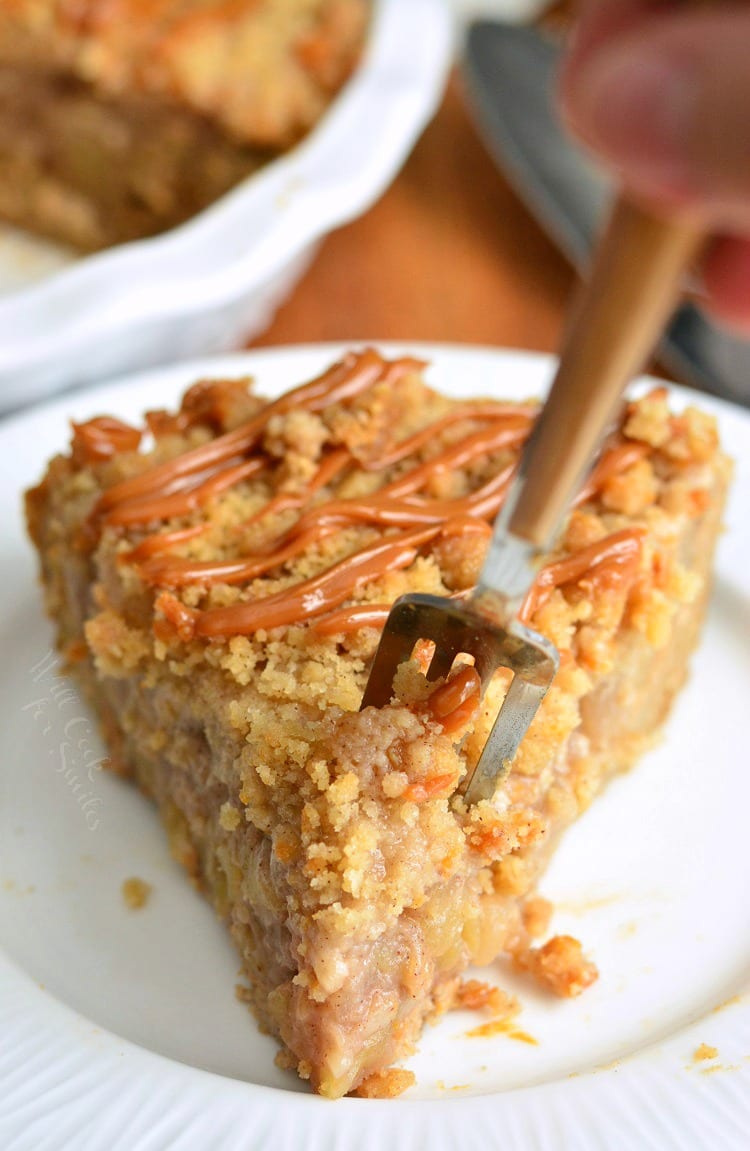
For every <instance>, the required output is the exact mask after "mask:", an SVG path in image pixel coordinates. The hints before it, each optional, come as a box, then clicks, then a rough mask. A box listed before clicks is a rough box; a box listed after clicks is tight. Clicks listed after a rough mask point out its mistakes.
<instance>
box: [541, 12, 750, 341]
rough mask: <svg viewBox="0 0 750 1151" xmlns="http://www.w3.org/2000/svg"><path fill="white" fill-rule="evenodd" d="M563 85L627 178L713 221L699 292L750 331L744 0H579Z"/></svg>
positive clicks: (569, 115)
mask: <svg viewBox="0 0 750 1151" xmlns="http://www.w3.org/2000/svg"><path fill="white" fill-rule="evenodd" d="M560 91H561V104H562V110H563V114H564V116H565V118H566V120H567V122H568V123H569V125H570V127H571V129H572V131H573V132H574V133H575V134H576V135H578V136H579V137H580V138H581V139H582V140H583V141H584V143H586V144H587V145H589V146H590V147H591V148H592V150H593V151H594V152H596V153H597V154H598V155H599V156H600V157H601V158H603V159H604V160H605V161H607V162H608V163H609V164H610V165H612V166H614V167H615V168H616V169H617V171H618V173H619V175H620V178H621V180H622V182H623V184H624V186H625V187H626V188H628V189H630V191H631V192H633V193H635V194H636V195H637V196H639V197H640V198H642V199H645V200H646V201H647V202H650V203H652V204H653V205H654V206H655V207H657V208H659V207H661V208H666V209H671V210H677V211H690V212H691V213H693V214H694V215H697V216H698V217H699V218H701V219H702V220H703V221H705V224H706V227H707V230H708V231H709V233H710V234H711V236H712V240H711V243H710V245H709V247H708V248H707V250H706V254H705V256H704V258H703V261H702V268H701V272H702V280H703V287H704V290H705V299H704V301H703V302H704V304H705V306H706V307H707V308H708V310H710V311H711V312H713V313H714V314H715V316H716V318H717V319H719V320H720V321H722V322H724V323H725V324H728V325H729V326H732V327H735V328H739V329H744V331H745V332H746V333H747V332H750V4H748V3H747V0H716V2H712V3H710V4H706V3H704V4H702V5H701V4H696V3H681V2H679V0H678V2H677V3H676V2H675V0H581V3H580V16H579V21H578V26H577V29H576V34H575V37H574V42H573V44H572V47H571V50H570V53H569V55H568V58H567V60H566V63H565V67H564V70H563V75H562V80H561V89H560Z"/></svg>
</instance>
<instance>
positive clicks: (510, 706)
mask: <svg viewBox="0 0 750 1151" xmlns="http://www.w3.org/2000/svg"><path fill="white" fill-rule="evenodd" d="M548 686H549V684H548V683H535V682H532V681H531V680H528V679H526V678H525V677H524V675H523V673H521V672H517V673H516V675H514V676H513V679H512V680H511V684H510V687H509V688H508V694H507V695H506V697H505V699H504V701H503V706H502V707H501V708H500V712H499V714H498V717H497V719H496V720H495V722H494V724H493V726H492V731H491V732H490V735H489V739H488V740H487V742H486V744H485V745H484V749H483V751H482V754H481V755H480V757H479V762H478V763H477V766H476V768H475V769H474V772H473V774H472V775H471V777H470V779H469V783H468V786H467V787H466V790H465V792H464V798H465V800H466V802H467V803H477V802H478V801H479V800H480V799H492V796H493V795H494V794H495V790H496V788H497V786H498V784H499V783H500V782H501V781H502V780H503V779H505V777H506V776H507V775H508V773H509V771H510V768H511V764H512V762H513V757H514V756H515V754H516V752H517V751H518V746H519V744H520V742H521V740H522V739H523V737H524V736H525V734H526V732H527V731H528V729H529V726H530V724H531V721H532V720H533V718H534V716H535V715H536V713H537V711H538V709H539V705H540V703H541V702H542V700H543V699H544V696H545V694H546V691H547V687H548Z"/></svg>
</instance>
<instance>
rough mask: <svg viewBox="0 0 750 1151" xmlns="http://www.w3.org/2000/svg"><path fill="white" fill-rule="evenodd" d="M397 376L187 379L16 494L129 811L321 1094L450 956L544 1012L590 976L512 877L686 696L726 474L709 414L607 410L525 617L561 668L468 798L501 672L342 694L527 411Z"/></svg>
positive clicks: (400, 680)
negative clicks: (472, 799) (533, 986)
mask: <svg viewBox="0 0 750 1151" xmlns="http://www.w3.org/2000/svg"><path fill="white" fill-rule="evenodd" d="M423 368H424V365H423V364H421V363H420V362H419V361H417V360H414V359H411V358H402V359H398V360H394V361H391V362H388V361H386V360H384V359H383V358H381V356H380V355H379V354H378V353H377V352H375V351H373V350H370V349H368V350H365V351H362V352H356V353H350V354H349V355H347V356H346V357H345V358H344V359H343V360H342V361H341V362H340V363H337V364H334V365H333V366H332V367H331V368H330V369H329V370H327V371H326V372H324V373H323V375H322V376H320V377H319V378H317V379H314V380H312V381H311V382H308V383H305V384H302V385H301V386H298V387H296V388H295V389H294V390H292V391H289V392H287V393H286V394H285V395H283V396H281V398H279V399H276V400H274V401H273V402H269V401H267V400H265V399H263V398H260V397H259V396H257V395H256V394H255V392H254V390H253V388H252V386H250V385H249V383H248V381H247V380H211V379H208V380H201V381H200V382H198V383H197V384H195V385H194V386H193V387H192V388H190V390H189V391H188V392H187V393H186V394H185V397H184V399H183V401H182V404H181V407H180V408H179V410H178V411H177V412H174V413H172V412H167V411H164V410H157V411H151V412H148V413H147V414H146V417H145V423H144V424H143V425H142V426H137V427H136V426H131V425H129V424H126V423H123V422H122V421H120V420H117V419H113V418H110V417H107V416H98V417H96V418H94V419H91V420H89V421H88V422H86V423H83V424H78V425H74V426H73V437H72V445H71V448H70V450H69V452H68V453H67V454H66V455H60V456H58V457H56V458H55V459H54V460H53V461H52V463H51V464H50V466H49V469H48V471H47V474H46V476H45V478H44V479H43V481H42V482H41V484H40V485H39V486H38V487H36V488H35V489H33V490H32V491H31V492H29V494H28V497H27V508H28V520H29V527H30V531H31V535H32V537H33V539H34V541H35V543H36V545H37V547H38V549H39V555H40V558H41V567H42V575H43V581H44V588H45V595H46V603H47V609H48V611H49V613H50V615H51V616H52V618H53V619H54V620H55V622H56V625H57V629H58V642H59V646H60V649H61V650H62V652H63V653H64V654H65V656H66V658H67V661H68V663H69V665H70V668H71V670H72V672H73V673H74V674H75V675H76V677H77V678H78V680H79V682H80V684H81V685H82V687H83V690H84V691H85V693H86V695H87V697H88V699H89V700H90V701H91V703H92V705H93V707H94V708H95V710H96V712H97V714H98V716H99V718H100V721H101V726H102V731H103V733H104V738H105V740H106V742H107V744H108V747H109V751H110V755H111V766H112V768H113V770H115V771H118V772H122V773H123V774H129V775H132V776H133V777H134V778H135V780H136V781H137V783H138V784H139V786H140V787H142V788H143V789H144V790H145V791H147V792H148V793H149V794H150V795H152V796H153V797H154V799H155V800H156V802H157V803H158V805H159V808H160V810H161V814H162V817H163V820H164V823H165V825H166V827H167V831H168V834H169V837H170V842H171V845H172V850H173V851H174V853H175V855H176V856H177V857H178V858H179V859H180V860H181V861H182V862H183V863H184V864H185V866H186V867H187V869H188V870H189V872H190V874H191V875H192V876H193V877H194V879H195V881H196V882H197V883H198V884H199V886H200V887H201V889H202V890H204V891H205V893H206V894H207V896H208V897H209V898H210V899H211V901H212V903H213V905H214V907H215V908H216V910H217V912H218V914H219V915H220V916H221V917H222V918H223V919H225V920H226V922H227V924H228V926H229V929H230V931H231V933H232V935H233V937H234V940H235V942H236V944H237V947H238V949H239V951H240V954H241V956H242V965H243V971H244V974H245V976H246V979H247V985H248V986H247V991H246V997H247V998H248V1000H249V1002H250V1003H251V1004H252V1007H253V1010H254V1012H255V1014H256V1016H257V1017H258V1019H259V1021H260V1023H261V1025H262V1026H263V1027H265V1028H267V1029H269V1030H270V1031H271V1032H273V1034H275V1035H277V1036H278V1037H279V1039H280V1041H281V1043H282V1045H283V1050H284V1053H285V1056H284V1057H285V1058H286V1060H287V1062H288V1064H290V1065H292V1066H294V1067H296V1069H297V1070H298V1072H299V1074H300V1075H301V1076H303V1077H304V1078H309V1079H310V1081H311V1083H312V1086H313V1087H314V1089H315V1090H316V1091H319V1092H321V1093H322V1094H324V1095H328V1096H339V1095H343V1094H344V1093H346V1092H349V1091H352V1090H354V1089H361V1090H363V1091H368V1090H369V1088H368V1082H369V1084H370V1085H371V1084H372V1083H373V1082H378V1081H382V1082H385V1083H387V1080H388V1077H387V1074H386V1072H387V1069H388V1068H390V1067H391V1066H392V1064H393V1062H394V1061H396V1060H398V1059H400V1058H402V1057H403V1056H405V1055H407V1054H408V1053H409V1052H411V1051H412V1050H413V1049H414V1043H415V1040H416V1039H417V1037H418V1035H419V1033H420V1030H421V1028H422V1025H423V1023H424V1022H425V1020H426V1019H429V1018H430V1017H432V1016H433V1015H435V1014H436V1013H437V1012H439V1011H441V1010H444V1009H445V1008H446V1007H447V1006H449V1005H450V1004H451V1002H452V1000H453V998H454V996H455V994H456V991H457V987H458V985H459V977H460V974H461V973H462V972H463V971H464V969H465V968H466V967H467V966H468V965H469V964H470V963H473V962H476V963H479V964H485V963H488V962H489V961H491V960H492V959H493V958H494V957H496V956H498V955H501V954H505V955H510V956H512V957H513V958H514V959H515V961H516V963H517V964H518V965H519V966H520V967H522V968H525V969H526V970H528V971H530V972H531V973H532V974H533V975H536V976H537V977H538V978H539V979H540V980H541V981H542V982H543V983H544V984H545V985H546V986H548V987H549V988H551V989H552V990H553V991H556V992H558V993H560V994H564V995H573V994H577V993H578V992H579V991H582V990H583V989H584V987H585V986H586V985H587V984H588V983H590V982H591V981H592V979H593V978H594V977H595V968H594V967H593V965H592V964H591V963H590V962H589V961H588V960H587V959H586V958H585V957H584V955H583V954H582V952H581V949H580V945H579V944H578V943H577V942H576V941H575V940H573V939H570V938H568V937H554V938H552V939H550V940H548V941H547V942H546V943H542V944H539V943H536V944H535V943H534V936H535V935H536V934H538V930H539V929H540V927H541V929H542V930H543V927H544V925H543V923H542V922H541V921H542V920H543V919H544V916H543V915H542V914H541V910H540V909H541V904H540V901H539V899H538V898H537V897H536V896H535V895H534V890H535V884H536V882H537V879H538V877H539V875H540V872H541V870H542V868H543V867H544V865H545V863H546V861H547V859H548V858H549V855H550V852H551V850H552V848H553V847H554V844H555V843H556V841H557V838H558V836H559V834H560V832H561V831H562V830H563V829H564V828H565V827H566V826H568V825H569V824H570V823H571V822H572V821H573V820H574V819H575V818H576V816H577V815H578V814H579V813H580V812H581V811H583V810H584V809H585V808H586V807H587V806H588V804H589V803H590V801H591V799H592V798H593V796H594V795H595V794H596V793H597V792H598V791H599V790H600V788H601V787H602V785H603V783H604V782H605V781H606V780H607V779H608V778H609V777H610V776H611V775H612V773H613V772H616V771H618V770H620V769H622V768H625V767H627V766H628V765H630V764H631V763H632V762H633V760H634V759H635V758H636V756H637V755H638V754H639V753H640V752H641V751H642V750H643V749H644V747H646V746H648V745H649V744H650V743H651V741H652V740H653V738H654V735H655V733H656V732H657V730H658V728H659V725H660V724H661V723H662V721H663V719H664V717H665V715H666V713H667V710H668V708H669V705H670V703H671V701H672V699H673V697H674V695H675V693H676V691H677V690H678V689H679V687H680V685H681V684H682V682H683V680H684V678H685V675H686V667H687V659H688V655H689V653H690V651H691V649H692V648H693V646H694V644H695V642H696V638H697V635H698V629H699V626H700V621H701V617H702V615H703V609H704V605H705V602H706V593H707V588H708V581H709V571H710V565H711V556H712V551H713V547H714V543H715V540H716V536H717V533H718V530H719V523H720V518H721V510H722V503H723V499H724V491H725V487H726V484H727V481H728V476H729V470H730V469H729V464H728V462H727V460H726V458H725V457H724V456H723V455H722V454H721V452H720V450H719V447H718V444H717V435H716V429H715V427H714V423H713V420H712V419H711V418H709V417H707V416H705V415H703V414H701V413H700V412H699V411H697V410H696V409H694V408H688V409H686V410H685V411H684V412H683V413H682V414H680V415H673V414H670V411H669V408H668V404H667V394H666V391H665V390H664V389H660V388H657V389H655V390H654V391H652V392H651V393H650V394H649V395H647V396H646V397H645V398H643V399H641V400H640V401H637V402H634V403H631V404H629V405H628V406H627V408H626V410H625V411H624V414H623V418H622V421H621V423H620V426H619V428H618V430H617V431H616V432H614V433H613V435H612V436H611V438H610V440H609V441H608V443H607V444H606V445H605V448H604V450H603V453H602V455H601V457H600V459H599V462H598V463H597V465H596V467H595V468H594V471H593V473H592V475H591V477H590V479H589V481H588V482H587V484H586V487H585V489H584V491H583V492H582V493H581V496H580V498H579V500H578V503H577V506H576V507H575V509H574V510H573V511H572V513H571V515H570V517H569V520H568V523H567V525H566V527H565V530H564V533H563V536H562V538H561V540H560V543H559V547H558V549H557V550H556V552H555V553H554V554H552V555H550V556H549V559H548V562H547V563H546V564H545V566H544V567H543V568H542V569H541V570H540V572H539V576H538V579H537V582H536V585H535V587H534V589H533V590H532V592H531V593H530V595H529V597H528V599H527V601H526V603H525V605H524V608H523V612H524V615H525V617H526V618H527V619H528V620H529V621H531V622H532V623H533V625H534V627H535V628H537V629H538V630H540V631H542V632H544V633H545V634H546V635H547V636H549V637H550V638H551V639H552V640H553V641H554V643H555V644H556V645H557V647H558V649H559V651H560V653H561V667H560V671H559V673H558V675H557V678H556V680H555V682H554V684H553V686H552V688H551V689H550V691H549V694H548V696H547V698H546V700H545V702H544V704H543V706H542V708H541V711H540V713H539V714H538V717H537V719H536V720H535V722H534V724H533V726H532V728H531V730H530V732H529V734H528V736H527V738H526V739H525V741H524V743H523V745H522V747H521V749H520V751H519V753H518V756H517V757H516V760H515V762H514V764H513V768H512V771H511V773H510V775H509V777H508V778H507V779H506V780H505V781H504V782H503V783H502V785H501V786H500V789H499V790H498V792H497V794H496V795H495V797H494V799H493V800H492V802H482V803H480V804H478V805H477V806H475V807H473V808H467V806H466V805H465V803H464V801H463V799H462V794H461V783H462V780H463V779H464V778H465V777H466V775H467V772H468V771H470V770H471V766H472V764H473V763H474V762H475V761H476V759H477V757H478V754H479V752H480V750H481V747H482V745H483V743H484V740H485V738H486V735H487V732H488V729H489V726H490V724H491V723H492V720H493V718H494V716H495V714H496V712H497V710H498V708H499V706H500V702H501V700H502V696H503V693H504V691H505V690H506V687H507V680H506V678H505V677H504V673H503V672H500V673H498V675H497V678H496V680H495V681H494V683H493V685H492V687H491V690H490V692H489V694H488V695H487V696H486V697H485V699H484V700H483V702H482V703H481V705H479V704H478V703H477V694H476V686H475V681H476V678H477V677H476V676H475V675H474V673H473V669H472V667H471V661H470V660H469V659H461V658H459V662H458V663H457V664H456V665H455V666H454V668H453V669H452V671H451V673H450V675H449V676H448V678H447V679H446V680H444V681H438V682H437V683H436V684H434V683H433V684H428V683H427V681H426V679H425V677H424V675H423V673H422V668H423V666H424V664H423V657H424V651H421V650H419V647H418V648H417V650H415V652H414V656H413V659H412V660H411V661H410V662H409V663H407V664H404V665H402V667H401V669H400V671H399V674H398V676H397V679H396V683H395V685H394V698H393V700H392V702H391V703H390V705H389V706H387V707H384V708H382V709H379V710H376V709H373V708H370V709H367V710H364V711H360V710H359V704H360V699H361V696H362V691H363V688H364V685H365V682H366V679H367V672H368V665H369V662H370V660H371V657H372V655H373V652H374V650H375V647H376V644H377V642H378V635H379V629H380V628H381V626H382V624H383V621H384V619H385V616H386V614H387V611H388V606H389V604H391V603H392V602H393V600H394V599H395V598H396V597H397V596H399V595H401V594H402V593H404V592H406V591H410V590H418V591H422V592H432V593H438V594H443V595H458V594H460V593H461V592H462V591H465V590H466V589H468V588H470V587H471V586H472V584H473V582H474V580H475V578H476V575H477V572H478V570H479V567H480V565H481V562H482V557H483V553H484V551H485V547H486V544H487V539H488V536H489V533H490V526H489V525H490V523H491V521H492V520H493V518H494V516H495V515H496V513H497V510H498V508H499V507H500V505H501V504H502V501H503V498H504V495H505V493H506V491H507V488H508V483H509V480H510V476H511V474H512V471H513V467H514V465H515V462H516V460H517V458H518V453H519V449H520V447H521V445H522V444H523V441H524V440H525V438H526V436H527V435H528V432H529V428H530V427H531V424H532V421H533V418H534V414H535V410H536V408H535V405H534V404H531V403H503V402H499V401H497V400H488V399H483V400H472V401H457V400H451V399H447V398H445V397H443V396H441V395H438V394H436V393H435V392H434V391H432V390H430V388H428V387H427V386H426V385H425V383H424V381H423ZM475 990H476V988H475ZM470 998H471V994H470V995H469V999H470ZM480 998H481V996H480ZM464 1001H465V1002H466V1001H468V1000H467V999H466V996H465V995H464Z"/></svg>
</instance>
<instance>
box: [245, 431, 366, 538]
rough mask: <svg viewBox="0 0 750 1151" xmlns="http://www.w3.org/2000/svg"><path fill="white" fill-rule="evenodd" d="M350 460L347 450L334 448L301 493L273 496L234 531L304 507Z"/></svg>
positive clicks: (281, 493)
mask: <svg viewBox="0 0 750 1151" xmlns="http://www.w3.org/2000/svg"><path fill="white" fill-rule="evenodd" d="M351 459H352V455H351V452H350V451H349V449H348V448H336V449H335V450H334V451H332V452H331V453H330V454H329V455H327V456H326V457H325V459H324V460H323V462H322V464H321V465H320V467H319V468H318V470H317V472H316V473H315V475H314V476H313V478H312V479H311V480H310V482H309V484H308V485H307V487H306V489H305V490H304V491H303V492H280V493H279V494H278V495H276V496H274V497H273V499H270V500H269V501H268V503H266V504H264V506H263V507H262V508H260V510H259V511H257V512H256V513H255V515H252V516H250V517H249V519H246V520H245V522H244V523H243V524H239V525H238V527H237V529H236V530H237V531H238V532H240V531H244V530H245V529H246V528H248V527H250V526H251V525H252V524H255V523H258V521H259V520H262V519H264V518H265V517H266V516H270V515H278V514H279V512H287V511H297V510H298V509H299V508H301V507H304V505H305V504H306V503H308V502H309V500H310V497H311V496H314V495H315V493H316V492H318V491H320V489H321V488H324V487H325V486H326V485H327V484H329V483H330V482H331V480H334V479H335V478H336V476H337V475H339V474H340V473H341V472H343V470H344V468H346V467H347V466H348V465H349V464H350V463H351Z"/></svg>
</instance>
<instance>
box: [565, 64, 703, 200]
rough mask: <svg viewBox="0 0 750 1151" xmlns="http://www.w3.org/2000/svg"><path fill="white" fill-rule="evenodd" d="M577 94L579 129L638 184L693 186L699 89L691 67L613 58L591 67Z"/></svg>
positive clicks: (586, 72)
mask: <svg viewBox="0 0 750 1151" xmlns="http://www.w3.org/2000/svg"><path fill="white" fill-rule="evenodd" d="M577 88H578V92H577V95H578V100H577V101H576V105H577V107H576V111H577V112H578V123H579V127H580V128H581V129H582V130H583V132H584V134H585V135H586V136H587V138H588V140H589V142H590V143H591V144H592V145H593V146H594V147H595V148H597V149H598V150H599V151H601V152H603V153H604V154H605V156H607V157H608V158H609V159H610V160H611V161H612V162H613V163H614V164H616V165H617V166H619V167H621V168H623V169H624V170H625V172H626V173H627V174H628V175H629V176H632V177H634V178H638V177H640V178H645V179H647V180H654V181H659V182H665V183H668V184H670V185H674V186H676V187H679V186H681V185H683V184H686V183H689V162H688V148H687V142H688V139H689V132H690V120H691V112H692V108H693V103H694V99H695V84H694V78H693V77H692V75H691V72H690V68H689V67H688V66H687V64H686V62H684V61H678V60H674V59H669V58H667V57H666V56H665V55H664V54H660V55H658V56H657V55H656V54H650V53H648V51H646V52H643V51H641V52H640V53H638V55H637V56H636V55H625V54H624V53H622V52H617V53H613V52H609V53H607V55H606V56H605V57H603V58H599V59H596V60H594V61H593V62H592V63H591V64H590V65H589V67H588V68H587V69H586V70H585V72H584V73H583V75H582V76H581V77H580V79H579V83H578V85H577Z"/></svg>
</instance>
